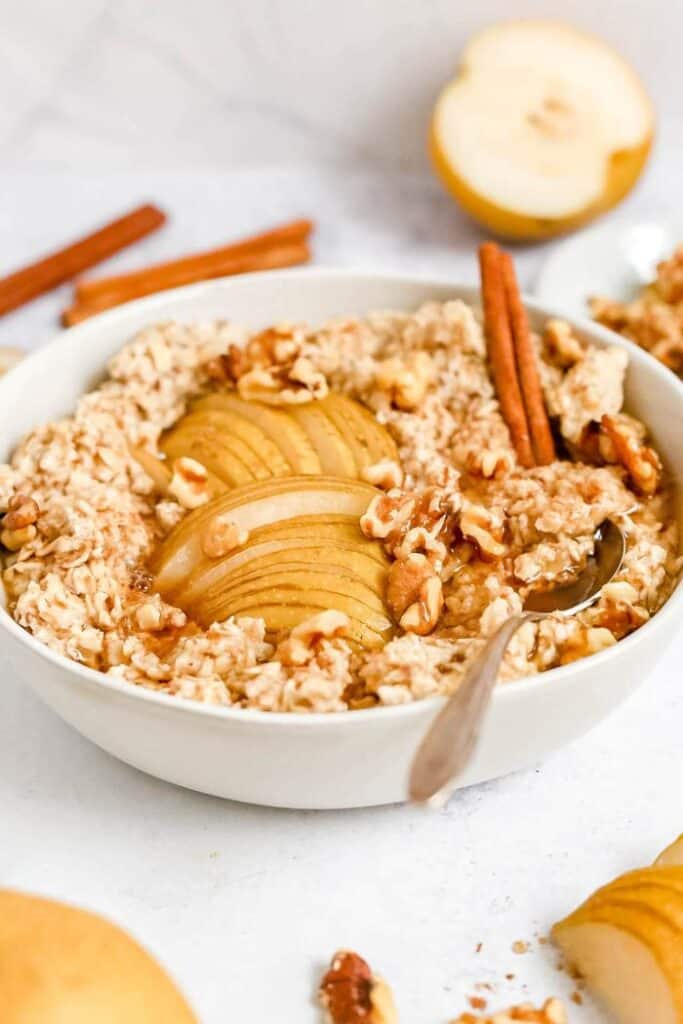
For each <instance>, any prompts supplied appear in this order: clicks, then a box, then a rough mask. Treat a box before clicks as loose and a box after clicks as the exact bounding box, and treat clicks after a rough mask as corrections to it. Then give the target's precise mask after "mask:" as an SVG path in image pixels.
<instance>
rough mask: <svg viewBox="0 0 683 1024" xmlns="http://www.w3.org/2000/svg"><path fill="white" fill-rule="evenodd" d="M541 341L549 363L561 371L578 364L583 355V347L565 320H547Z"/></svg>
mask: <svg viewBox="0 0 683 1024" xmlns="http://www.w3.org/2000/svg"><path fill="white" fill-rule="evenodd" d="M543 341H544V342H545V348H546V352H547V355H548V358H549V359H550V361H551V362H552V363H554V364H555V365H556V366H560V367H562V369H568V368H569V367H570V366H573V365H574V363H578V362H579V360H581V359H583V357H584V355H585V350H584V347H583V345H582V344H581V342H580V341H579V339H578V338H577V337H576V335H575V334H574V332H573V331H572V328H571V325H570V324H568V323H567V321H566V320H548V322H547V324H546V325H545V331H544V332H543Z"/></svg>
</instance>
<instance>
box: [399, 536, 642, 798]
mask: <svg viewBox="0 0 683 1024" xmlns="http://www.w3.org/2000/svg"><path fill="white" fill-rule="evenodd" d="M625 549H626V541H625V538H624V535H623V533H622V532H621V530H620V529H619V527H618V526H617V525H616V524H615V523H613V522H612V520H611V519H605V520H604V522H602V523H601V524H600V526H599V527H598V529H597V530H596V531H595V548H594V551H593V555H592V556H591V558H589V560H588V563H587V565H586V567H585V569H584V570H583V572H582V573H581V575H580V576H579V577H578V579H576V580H574V581H573V582H572V583H568V584H564V585H562V586H559V587H556V588H555V589H554V590H546V591H543V592H538V593H531V594H529V596H528V597H527V599H526V601H525V603H524V611H523V612H521V613H520V614H519V615H512V616H510V618H509V619H506V621H505V622H504V623H503V625H502V626H500V627H499V628H498V630H497V631H496V632H495V633H494V634H493V636H492V637H491V638H490V639H489V640H488V641H487V642H486V644H485V645H484V647H483V649H482V650H481V651H480V653H479V654H478V656H477V657H476V658H475V660H474V661H473V662H472V665H471V666H470V668H469V670H468V672H467V674H466V676H465V678H464V679H463V681H462V683H461V684H460V686H459V687H458V689H457V690H456V691H455V693H454V694H453V696H452V697H450V698H449V700H448V702H447V703H446V705H445V707H444V708H442V710H441V711H440V712H439V714H438V715H437V716H436V718H435V719H434V721H433V722H432V725H431V726H430V728H429V731H428V732H427V734H426V735H425V737H424V739H423V740H422V743H421V744H420V746H419V748H418V751H417V753H416V755H415V758H414V759H413V764H412V767H411V771H410V783H409V796H410V799H411V800H412V801H414V802H416V803H424V802H427V801H429V802H434V803H435V804H437V806H441V805H443V804H444V803H445V802H446V801H447V800H448V798H449V796H450V795H451V793H452V792H453V789H454V788H455V782H456V780H457V778H458V776H459V775H460V774H461V772H462V771H463V769H464V768H465V767H466V765H467V763H468V762H469V760H470V757H471V755H472V753H473V751H474V748H475V746H476V743H477V739H478V737H479V731H480V727H481V723H482V721H483V718H484V714H485V713H486V709H487V707H488V704H489V700H490V698H491V693H492V691H493V687H494V684H495V682H496V679H497V677H498V670H499V668H500V663H501V661H502V660H503V655H504V654H505V649H506V647H507V645H508V643H509V642H510V639H511V637H512V635H513V633H515V632H516V631H517V630H518V629H519V627H520V626H521V625H522V624H523V623H525V622H537V621H538V620H539V619H544V618H545V617H546V616H547V615H550V614H551V613H552V612H561V613H562V614H563V615H574V614H576V612H580V611H582V610H583V609H584V608H588V607H589V606H590V605H592V604H594V603H595V601H597V599H598V598H599V596H600V591H601V590H602V588H603V587H604V586H605V584H606V583H609V581H610V580H611V579H612V578H613V577H614V576H615V575H616V573H617V572H618V571H619V568H620V566H621V563H622V560H623V557H624V551H625Z"/></svg>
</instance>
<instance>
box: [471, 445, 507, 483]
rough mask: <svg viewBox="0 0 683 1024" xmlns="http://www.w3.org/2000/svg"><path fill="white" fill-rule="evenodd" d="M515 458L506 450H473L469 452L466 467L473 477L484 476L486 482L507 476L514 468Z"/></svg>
mask: <svg viewBox="0 0 683 1024" xmlns="http://www.w3.org/2000/svg"><path fill="white" fill-rule="evenodd" d="M514 465H515V457H514V455H513V453H512V451H510V450H509V449H506V448H491V449H488V448H485V449H483V450H476V449H472V450H470V451H468V452H467V458H466V460H465V466H466V468H467V471H468V473H471V474H472V475H473V476H483V477H484V478H485V479H486V480H490V479H492V478H493V477H497V476H505V474H506V473H509V472H510V470H511V469H513V468H514Z"/></svg>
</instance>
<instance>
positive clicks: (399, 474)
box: [361, 459, 403, 491]
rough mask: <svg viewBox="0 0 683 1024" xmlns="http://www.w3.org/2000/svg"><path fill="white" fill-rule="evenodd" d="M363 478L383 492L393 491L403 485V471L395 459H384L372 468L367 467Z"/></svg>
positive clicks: (363, 472) (362, 474)
mask: <svg viewBox="0 0 683 1024" xmlns="http://www.w3.org/2000/svg"><path fill="white" fill-rule="evenodd" d="M361 476H362V478H363V480H365V481H366V482H367V483H369V484H372V485H373V487H379V489H380V490H381V491H393V490H395V489H396V488H397V487H400V486H401V484H402V483H403V470H402V469H401V467H400V466H399V464H398V462H395V461H394V460H393V459H382V461H381V462H375V463H374V464H373V465H372V466H366V467H365V469H363V471H362V473H361Z"/></svg>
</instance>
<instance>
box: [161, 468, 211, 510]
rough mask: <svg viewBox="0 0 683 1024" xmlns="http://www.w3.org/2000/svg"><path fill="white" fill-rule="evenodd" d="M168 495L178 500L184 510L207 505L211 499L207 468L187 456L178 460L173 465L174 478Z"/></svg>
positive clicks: (169, 486)
mask: <svg viewBox="0 0 683 1024" xmlns="http://www.w3.org/2000/svg"><path fill="white" fill-rule="evenodd" d="M168 493H169V494H170V495H171V496H172V497H174V498H176V499H177V500H178V502H179V503H180V504H181V505H182V506H183V508H187V509H193V508H199V506H200V505H205V504H206V503H207V501H208V500H209V498H210V497H211V489H210V486H209V474H208V473H207V471H206V468H205V467H204V466H203V465H202V464H201V462H197V460H196V459H190V458H188V457H187V456H185V455H184V456H182V457H181V458H179V459H176V460H175V462H174V463H173V476H172V477H171V482H170V484H169V485H168Z"/></svg>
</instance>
